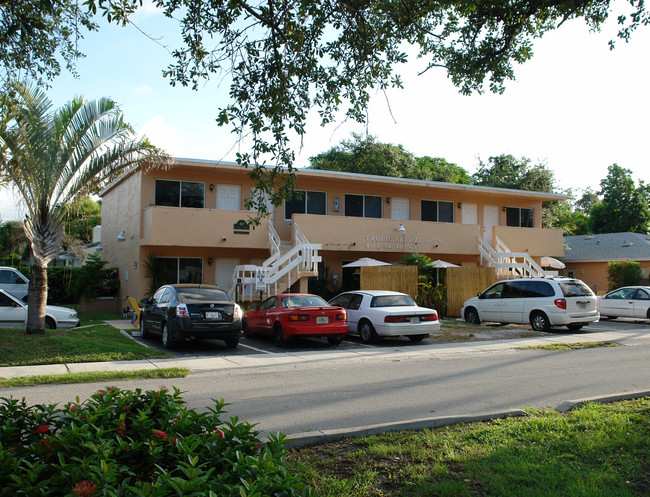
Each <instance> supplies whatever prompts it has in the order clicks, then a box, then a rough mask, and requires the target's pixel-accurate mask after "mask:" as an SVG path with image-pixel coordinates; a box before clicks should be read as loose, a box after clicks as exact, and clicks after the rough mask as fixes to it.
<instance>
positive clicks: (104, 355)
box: [0, 324, 174, 366]
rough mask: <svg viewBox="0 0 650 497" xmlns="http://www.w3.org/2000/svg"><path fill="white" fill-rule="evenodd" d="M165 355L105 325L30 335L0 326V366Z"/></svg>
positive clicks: (16, 329) (152, 357) (119, 359)
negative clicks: (0, 327)
mask: <svg viewBox="0 0 650 497" xmlns="http://www.w3.org/2000/svg"><path fill="white" fill-rule="evenodd" d="M166 357H174V355H173V354H171V353H169V352H161V351H157V350H154V349H149V348H146V347H143V346H142V345H140V344H138V343H137V342H134V341H133V340H131V339H130V338H127V337H125V336H124V335H122V334H121V333H120V331H119V330H117V329H115V328H113V327H112V326H108V325H104V324H98V325H94V326H88V327H80V328H74V329H72V330H45V334H43V335H29V336H28V335H26V334H25V330H24V329H18V328H4V329H0V366H26V365H31V364H61V363H72V362H98V361H128V360H135V359H160V358H166Z"/></svg>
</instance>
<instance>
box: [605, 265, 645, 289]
mask: <svg viewBox="0 0 650 497" xmlns="http://www.w3.org/2000/svg"><path fill="white" fill-rule="evenodd" d="M641 274H642V272H641V264H639V263H638V262H634V261H621V262H610V263H608V264H607V281H608V282H609V291H611V290H616V289H617V288H620V287H622V286H634V285H638V284H639V282H640V281H641Z"/></svg>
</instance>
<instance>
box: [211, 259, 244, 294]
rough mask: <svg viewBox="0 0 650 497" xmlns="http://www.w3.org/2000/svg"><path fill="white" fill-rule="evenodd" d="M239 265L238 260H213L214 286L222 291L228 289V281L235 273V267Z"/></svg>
mask: <svg viewBox="0 0 650 497" xmlns="http://www.w3.org/2000/svg"><path fill="white" fill-rule="evenodd" d="M237 265H239V259H215V261H214V281H215V284H216V285H217V286H219V287H221V288H223V289H224V290H226V289H228V285H230V280H232V277H233V274H234V272H235V266H237Z"/></svg>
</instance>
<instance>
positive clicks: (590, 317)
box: [460, 278, 600, 331]
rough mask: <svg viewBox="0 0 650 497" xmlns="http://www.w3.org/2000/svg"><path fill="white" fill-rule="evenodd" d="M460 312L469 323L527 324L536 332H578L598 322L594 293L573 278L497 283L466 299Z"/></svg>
mask: <svg viewBox="0 0 650 497" xmlns="http://www.w3.org/2000/svg"><path fill="white" fill-rule="evenodd" d="M460 313H461V314H460V315H461V316H462V317H464V318H465V321H467V322H468V323H475V324H479V323H481V322H482V321H488V322H493V323H504V324H506V323H512V324H527V323H530V325H531V326H532V328H533V329H534V330H535V331H549V330H550V329H551V327H552V326H566V327H567V328H568V329H570V330H572V331H577V330H579V329H580V328H582V327H583V326H584V325H586V324H589V323H593V322H594V321H598V320H599V319H600V315H599V313H598V300H597V298H596V296H595V295H594V292H592V291H591V288H589V287H588V286H587V285H585V284H584V283H583V282H582V281H580V280H576V279H573V278H518V279H513V280H504V281H500V282H498V283H495V284H494V285H492V286H491V287H489V288H488V289H487V290H485V291H484V292H482V293H479V294H478V297H473V298H471V299H469V300H466V301H465V304H464V305H463V308H462V309H461V310H460Z"/></svg>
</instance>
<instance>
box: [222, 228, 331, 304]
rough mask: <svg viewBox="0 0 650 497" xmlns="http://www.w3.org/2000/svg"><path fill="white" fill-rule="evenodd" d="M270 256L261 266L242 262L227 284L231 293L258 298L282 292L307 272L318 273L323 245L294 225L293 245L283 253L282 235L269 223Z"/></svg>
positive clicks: (235, 296) (242, 297) (237, 298)
mask: <svg viewBox="0 0 650 497" xmlns="http://www.w3.org/2000/svg"><path fill="white" fill-rule="evenodd" d="M269 242H270V245H271V256H270V257H269V258H268V259H266V260H265V261H264V262H263V263H262V265H261V266H255V265H251V264H243V265H239V266H236V267H235V270H234V272H233V277H232V279H231V280H230V284H229V285H228V288H227V292H228V294H229V295H230V296H231V297H232V298H233V299H236V300H239V301H246V300H248V301H250V302H252V301H253V300H256V299H257V298H259V297H260V296H262V295H264V294H265V295H272V294H276V293H281V292H283V291H285V290H286V289H287V288H290V287H291V285H292V284H293V283H295V282H296V281H298V280H299V279H300V273H301V272H304V271H309V272H316V273H317V272H318V266H317V264H318V263H319V262H320V261H321V260H322V257H321V256H319V255H318V250H320V249H321V248H322V245H321V244H317V243H309V241H308V240H307V238H306V237H305V235H304V234H303V232H302V231H301V230H300V228H298V226H297V225H295V224H294V244H293V246H292V247H291V249H289V250H288V251H286V252H285V253H284V254H282V251H281V242H280V237H279V236H278V234H277V232H276V231H275V229H274V228H273V225H272V224H271V223H269Z"/></svg>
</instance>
